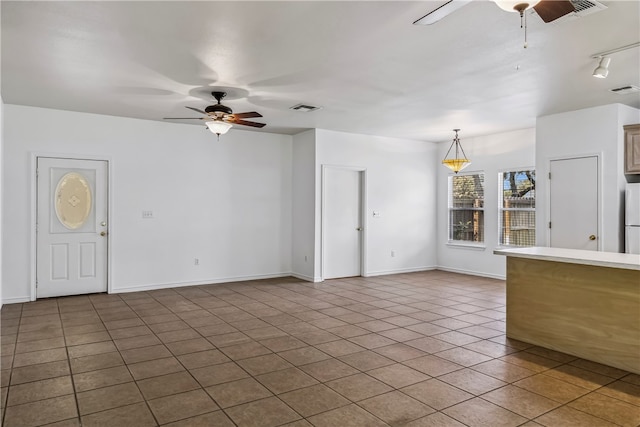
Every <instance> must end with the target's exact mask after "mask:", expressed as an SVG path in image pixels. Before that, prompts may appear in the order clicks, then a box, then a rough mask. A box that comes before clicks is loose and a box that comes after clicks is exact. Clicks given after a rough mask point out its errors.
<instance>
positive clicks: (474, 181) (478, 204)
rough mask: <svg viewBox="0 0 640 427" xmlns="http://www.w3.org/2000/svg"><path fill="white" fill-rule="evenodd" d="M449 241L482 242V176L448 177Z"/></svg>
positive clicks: (479, 174)
mask: <svg viewBox="0 0 640 427" xmlns="http://www.w3.org/2000/svg"><path fill="white" fill-rule="evenodd" d="M449 241H450V242H454V243H455V242H469V243H483V242H484V174H483V173H476V174H468V175H454V176H451V177H449Z"/></svg>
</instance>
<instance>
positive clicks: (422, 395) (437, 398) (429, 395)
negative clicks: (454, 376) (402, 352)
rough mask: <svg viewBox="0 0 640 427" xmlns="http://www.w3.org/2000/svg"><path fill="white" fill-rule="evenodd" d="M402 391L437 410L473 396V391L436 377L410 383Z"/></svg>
mask: <svg viewBox="0 0 640 427" xmlns="http://www.w3.org/2000/svg"><path fill="white" fill-rule="evenodd" d="M401 391H402V392H403V393H404V394H407V395H409V396H411V397H413V398H414V399H417V400H419V401H420V402H422V403H424V404H427V405H429V406H430V407H432V408H435V409H437V410H442V409H444V408H448V407H449V406H453V405H456V404H458V403H460V402H464V401H465V400H469V399H471V398H473V395H472V394H471V393H467V392H466V391H463V390H460V389H459V388H457V387H454V386H452V385H449V384H447V383H445V382H442V381H440V380H438V379H435V378H432V379H430V380H427V381H423V382H421V383H418V384H414V385H410V386H408V387H405V388H403V389H402V390H401Z"/></svg>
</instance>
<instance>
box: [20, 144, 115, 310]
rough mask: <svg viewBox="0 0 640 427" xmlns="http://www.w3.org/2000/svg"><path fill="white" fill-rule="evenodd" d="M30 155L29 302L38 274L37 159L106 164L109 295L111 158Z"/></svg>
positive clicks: (77, 155)
mask: <svg viewBox="0 0 640 427" xmlns="http://www.w3.org/2000/svg"><path fill="white" fill-rule="evenodd" d="M29 154H30V157H31V159H30V162H31V167H30V171H29V179H30V180H31V182H30V187H31V218H30V229H31V236H30V237H31V245H30V257H29V263H30V266H29V270H30V271H29V285H30V286H29V287H30V295H29V300H30V301H35V300H36V297H37V292H36V279H37V273H38V267H37V250H38V240H37V231H36V226H37V222H38V178H37V170H38V158H40V157H47V158H53V159H69V160H97V161H104V162H107V217H108V218H109V219H108V221H109V227H108V230H109V232H108V233H107V265H106V266H105V268H106V273H107V293H108V294H110V293H111V290H112V284H111V277H112V276H111V233H112V232H113V227H112V226H111V218H112V212H111V207H112V206H113V203H112V200H111V188H112V180H111V157H110V156H96V155H80V154H66V153H52V152H44V151H32V152H30V153H29Z"/></svg>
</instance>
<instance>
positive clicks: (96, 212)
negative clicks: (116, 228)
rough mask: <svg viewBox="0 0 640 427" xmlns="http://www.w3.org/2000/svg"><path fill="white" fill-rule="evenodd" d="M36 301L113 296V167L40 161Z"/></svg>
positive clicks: (72, 161) (85, 162)
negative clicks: (109, 177) (109, 255)
mask: <svg viewBox="0 0 640 427" xmlns="http://www.w3.org/2000/svg"><path fill="white" fill-rule="evenodd" d="M37 192H38V196H37V226H36V227H37V228H36V230H37V237H36V245H37V250H36V257H37V259H36V296H37V298H43V297H53V296H62V295H76V294H88V293H94V292H106V291H107V242H108V239H107V224H108V222H107V221H108V218H107V162H106V161H100V160H77V159H58V158H49V157H39V158H38V159H37Z"/></svg>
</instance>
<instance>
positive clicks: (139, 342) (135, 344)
mask: <svg viewBox="0 0 640 427" xmlns="http://www.w3.org/2000/svg"><path fill="white" fill-rule="evenodd" d="M113 342H114V344H115V345H116V347H118V350H120V351H124V350H131V349H133V348H141V347H149V346H152V345H160V344H162V342H161V341H160V340H159V339H158V337H156V336H155V335H153V334H148V335H140V336H137V337H130V338H122V339H118V340H114V341H113Z"/></svg>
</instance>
